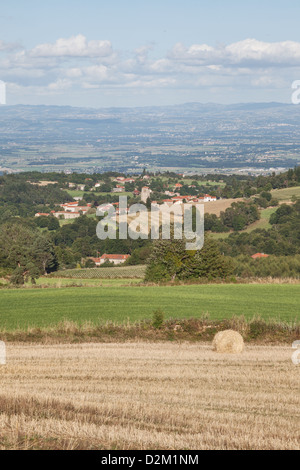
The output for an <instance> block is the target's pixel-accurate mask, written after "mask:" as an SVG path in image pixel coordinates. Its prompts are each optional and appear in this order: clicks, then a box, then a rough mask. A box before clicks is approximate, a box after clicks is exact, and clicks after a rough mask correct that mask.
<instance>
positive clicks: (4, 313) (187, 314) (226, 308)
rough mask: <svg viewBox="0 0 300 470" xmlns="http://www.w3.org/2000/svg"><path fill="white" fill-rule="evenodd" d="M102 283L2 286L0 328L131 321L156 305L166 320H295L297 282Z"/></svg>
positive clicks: (299, 297) (298, 315) (147, 315)
mask: <svg viewBox="0 0 300 470" xmlns="http://www.w3.org/2000/svg"><path fill="white" fill-rule="evenodd" d="M131 281H132V280H131ZM106 282H107V283H106V285H99V286H98V285H94V287H90V286H89V287H85V286H84V287H80V288H79V287H61V288H51V287H50V288H46V289H41V288H36V289H2V290H1V291H0V301H1V307H0V308H1V314H0V330H1V329H6V330H14V329H17V328H21V329H22V328H27V327H47V326H54V325H56V324H58V323H60V322H62V321H65V320H68V321H72V322H76V323H78V324H82V323H84V322H87V321H88V322H92V323H97V324H99V322H100V323H101V322H103V323H104V322H108V321H111V322H115V323H118V324H121V323H124V322H128V321H129V322H137V321H142V320H147V319H151V318H152V314H153V311H154V310H156V309H159V308H160V309H162V310H163V311H164V313H165V317H166V319H169V318H178V319H182V318H201V317H203V315H205V314H208V315H209V316H210V318H211V319H212V320H222V319H226V318H231V317H232V316H236V315H237V316H239V315H243V316H244V317H245V318H246V319H249V320H250V319H251V318H253V317H254V316H258V317H261V318H263V319H264V320H271V319H272V320H277V321H285V322H293V321H295V320H297V321H299V319H300V309H299V305H300V285H299V284H238V285H235V284H208V285H182V286H181V285H179V286H140V285H136V286H135V285H134V284H132V285H128V286H126V285H124V284H123V285H122V283H121V282H123V283H124V280H123V281H122V280H120V279H117V280H113V281H106ZM109 282H112V283H111V284H109ZM114 283H115V284H114Z"/></svg>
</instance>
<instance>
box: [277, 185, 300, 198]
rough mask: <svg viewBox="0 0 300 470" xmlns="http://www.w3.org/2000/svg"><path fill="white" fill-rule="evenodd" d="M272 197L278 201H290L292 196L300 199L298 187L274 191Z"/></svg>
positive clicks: (299, 188) (299, 187)
mask: <svg viewBox="0 0 300 470" xmlns="http://www.w3.org/2000/svg"><path fill="white" fill-rule="evenodd" d="M272 196H273V197H274V198H275V199H278V201H280V202H281V201H290V200H291V199H292V198H293V196H295V197H300V186H295V187H292V188H286V189H274V191H272Z"/></svg>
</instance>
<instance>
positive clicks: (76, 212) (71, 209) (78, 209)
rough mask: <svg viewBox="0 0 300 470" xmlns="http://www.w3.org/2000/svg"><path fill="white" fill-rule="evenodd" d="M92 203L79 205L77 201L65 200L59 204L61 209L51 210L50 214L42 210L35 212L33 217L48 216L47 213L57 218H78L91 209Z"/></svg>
mask: <svg viewBox="0 0 300 470" xmlns="http://www.w3.org/2000/svg"><path fill="white" fill-rule="evenodd" d="M91 206H92V204H90V203H89V204H87V205H86V206H80V204H79V201H76V202H67V203H65V204H60V207H61V208H62V210H61V211H57V212H55V211H51V212H50V214H45V213H42V212H37V213H36V214H35V217H42V216H44V217H48V216H49V215H53V216H54V217H56V218H57V219H66V220H67V219H78V217H80V216H81V215H85V214H87V212H88V211H89V210H90V209H91Z"/></svg>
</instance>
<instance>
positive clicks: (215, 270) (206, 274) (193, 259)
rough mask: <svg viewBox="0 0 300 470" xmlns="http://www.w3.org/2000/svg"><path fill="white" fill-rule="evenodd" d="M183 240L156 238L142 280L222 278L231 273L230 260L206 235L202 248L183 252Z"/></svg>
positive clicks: (184, 242)
mask: <svg viewBox="0 0 300 470" xmlns="http://www.w3.org/2000/svg"><path fill="white" fill-rule="evenodd" d="M185 244H186V241H185V240H157V241H156V242H154V246H153V251H152V255H151V256H150V261H149V265H148V267H147V270H146V276H145V280H146V281H162V280H166V281H170V280H175V279H179V280H185V279H201V278H205V279H217V278H218V279H224V278H226V277H227V276H229V275H230V274H231V273H232V266H231V263H230V261H229V260H228V259H227V258H225V257H224V256H223V255H221V253H220V252H219V250H218V246H217V244H216V243H215V242H214V241H213V240H211V239H209V238H207V239H206V241H205V244H204V247H203V248H202V250H199V251H187V250H186V249H185Z"/></svg>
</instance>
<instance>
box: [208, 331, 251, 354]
mask: <svg viewBox="0 0 300 470" xmlns="http://www.w3.org/2000/svg"><path fill="white" fill-rule="evenodd" d="M213 350H214V351H217V352H218V353H225V354H240V353H241V352H243V350H244V340H243V337H242V335H241V334H240V333H238V332H237V331H234V330H225V331H219V333H217V334H216V336H215V337H214V340H213Z"/></svg>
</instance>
